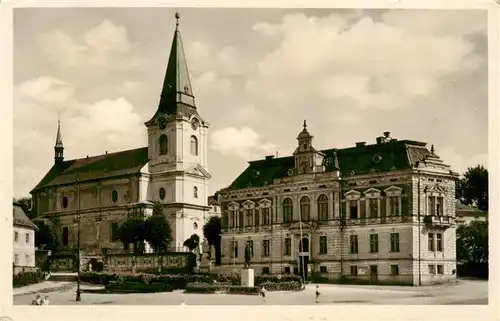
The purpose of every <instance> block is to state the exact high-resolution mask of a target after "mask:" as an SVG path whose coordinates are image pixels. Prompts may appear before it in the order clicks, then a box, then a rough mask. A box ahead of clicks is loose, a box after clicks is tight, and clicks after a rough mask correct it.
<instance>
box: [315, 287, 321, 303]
mask: <svg viewBox="0 0 500 321" xmlns="http://www.w3.org/2000/svg"><path fill="white" fill-rule="evenodd" d="M319 294H320V293H319V285H316V303H318V302H319Z"/></svg>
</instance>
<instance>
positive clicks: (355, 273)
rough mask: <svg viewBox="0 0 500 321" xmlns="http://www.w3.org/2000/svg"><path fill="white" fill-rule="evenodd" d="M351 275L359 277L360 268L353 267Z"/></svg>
mask: <svg viewBox="0 0 500 321" xmlns="http://www.w3.org/2000/svg"><path fill="white" fill-rule="evenodd" d="M351 275H353V276H356V275H358V266H357V265H351Z"/></svg>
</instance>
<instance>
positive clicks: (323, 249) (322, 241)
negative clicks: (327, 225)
mask: <svg viewBox="0 0 500 321" xmlns="http://www.w3.org/2000/svg"><path fill="white" fill-rule="evenodd" d="M326 253H328V245H327V238H326V236H320V237H319V254H326Z"/></svg>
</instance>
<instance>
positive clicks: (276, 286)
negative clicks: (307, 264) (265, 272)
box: [260, 281, 302, 291]
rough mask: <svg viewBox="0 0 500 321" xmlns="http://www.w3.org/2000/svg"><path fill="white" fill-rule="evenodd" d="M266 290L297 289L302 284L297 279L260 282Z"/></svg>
mask: <svg viewBox="0 0 500 321" xmlns="http://www.w3.org/2000/svg"><path fill="white" fill-rule="evenodd" d="M260 285H261V286H263V287H264V288H265V289H266V290H267V291H298V290H300V289H301V288H302V284H301V283H299V282H297V281H290V282H264V283H261V284H260Z"/></svg>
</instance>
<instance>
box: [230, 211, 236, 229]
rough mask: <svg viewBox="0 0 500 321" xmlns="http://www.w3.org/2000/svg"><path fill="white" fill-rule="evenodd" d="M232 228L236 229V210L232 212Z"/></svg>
mask: <svg viewBox="0 0 500 321" xmlns="http://www.w3.org/2000/svg"><path fill="white" fill-rule="evenodd" d="M229 215H230V219H231V226H232V227H236V218H237V216H236V210H233V211H230V214H229Z"/></svg>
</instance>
